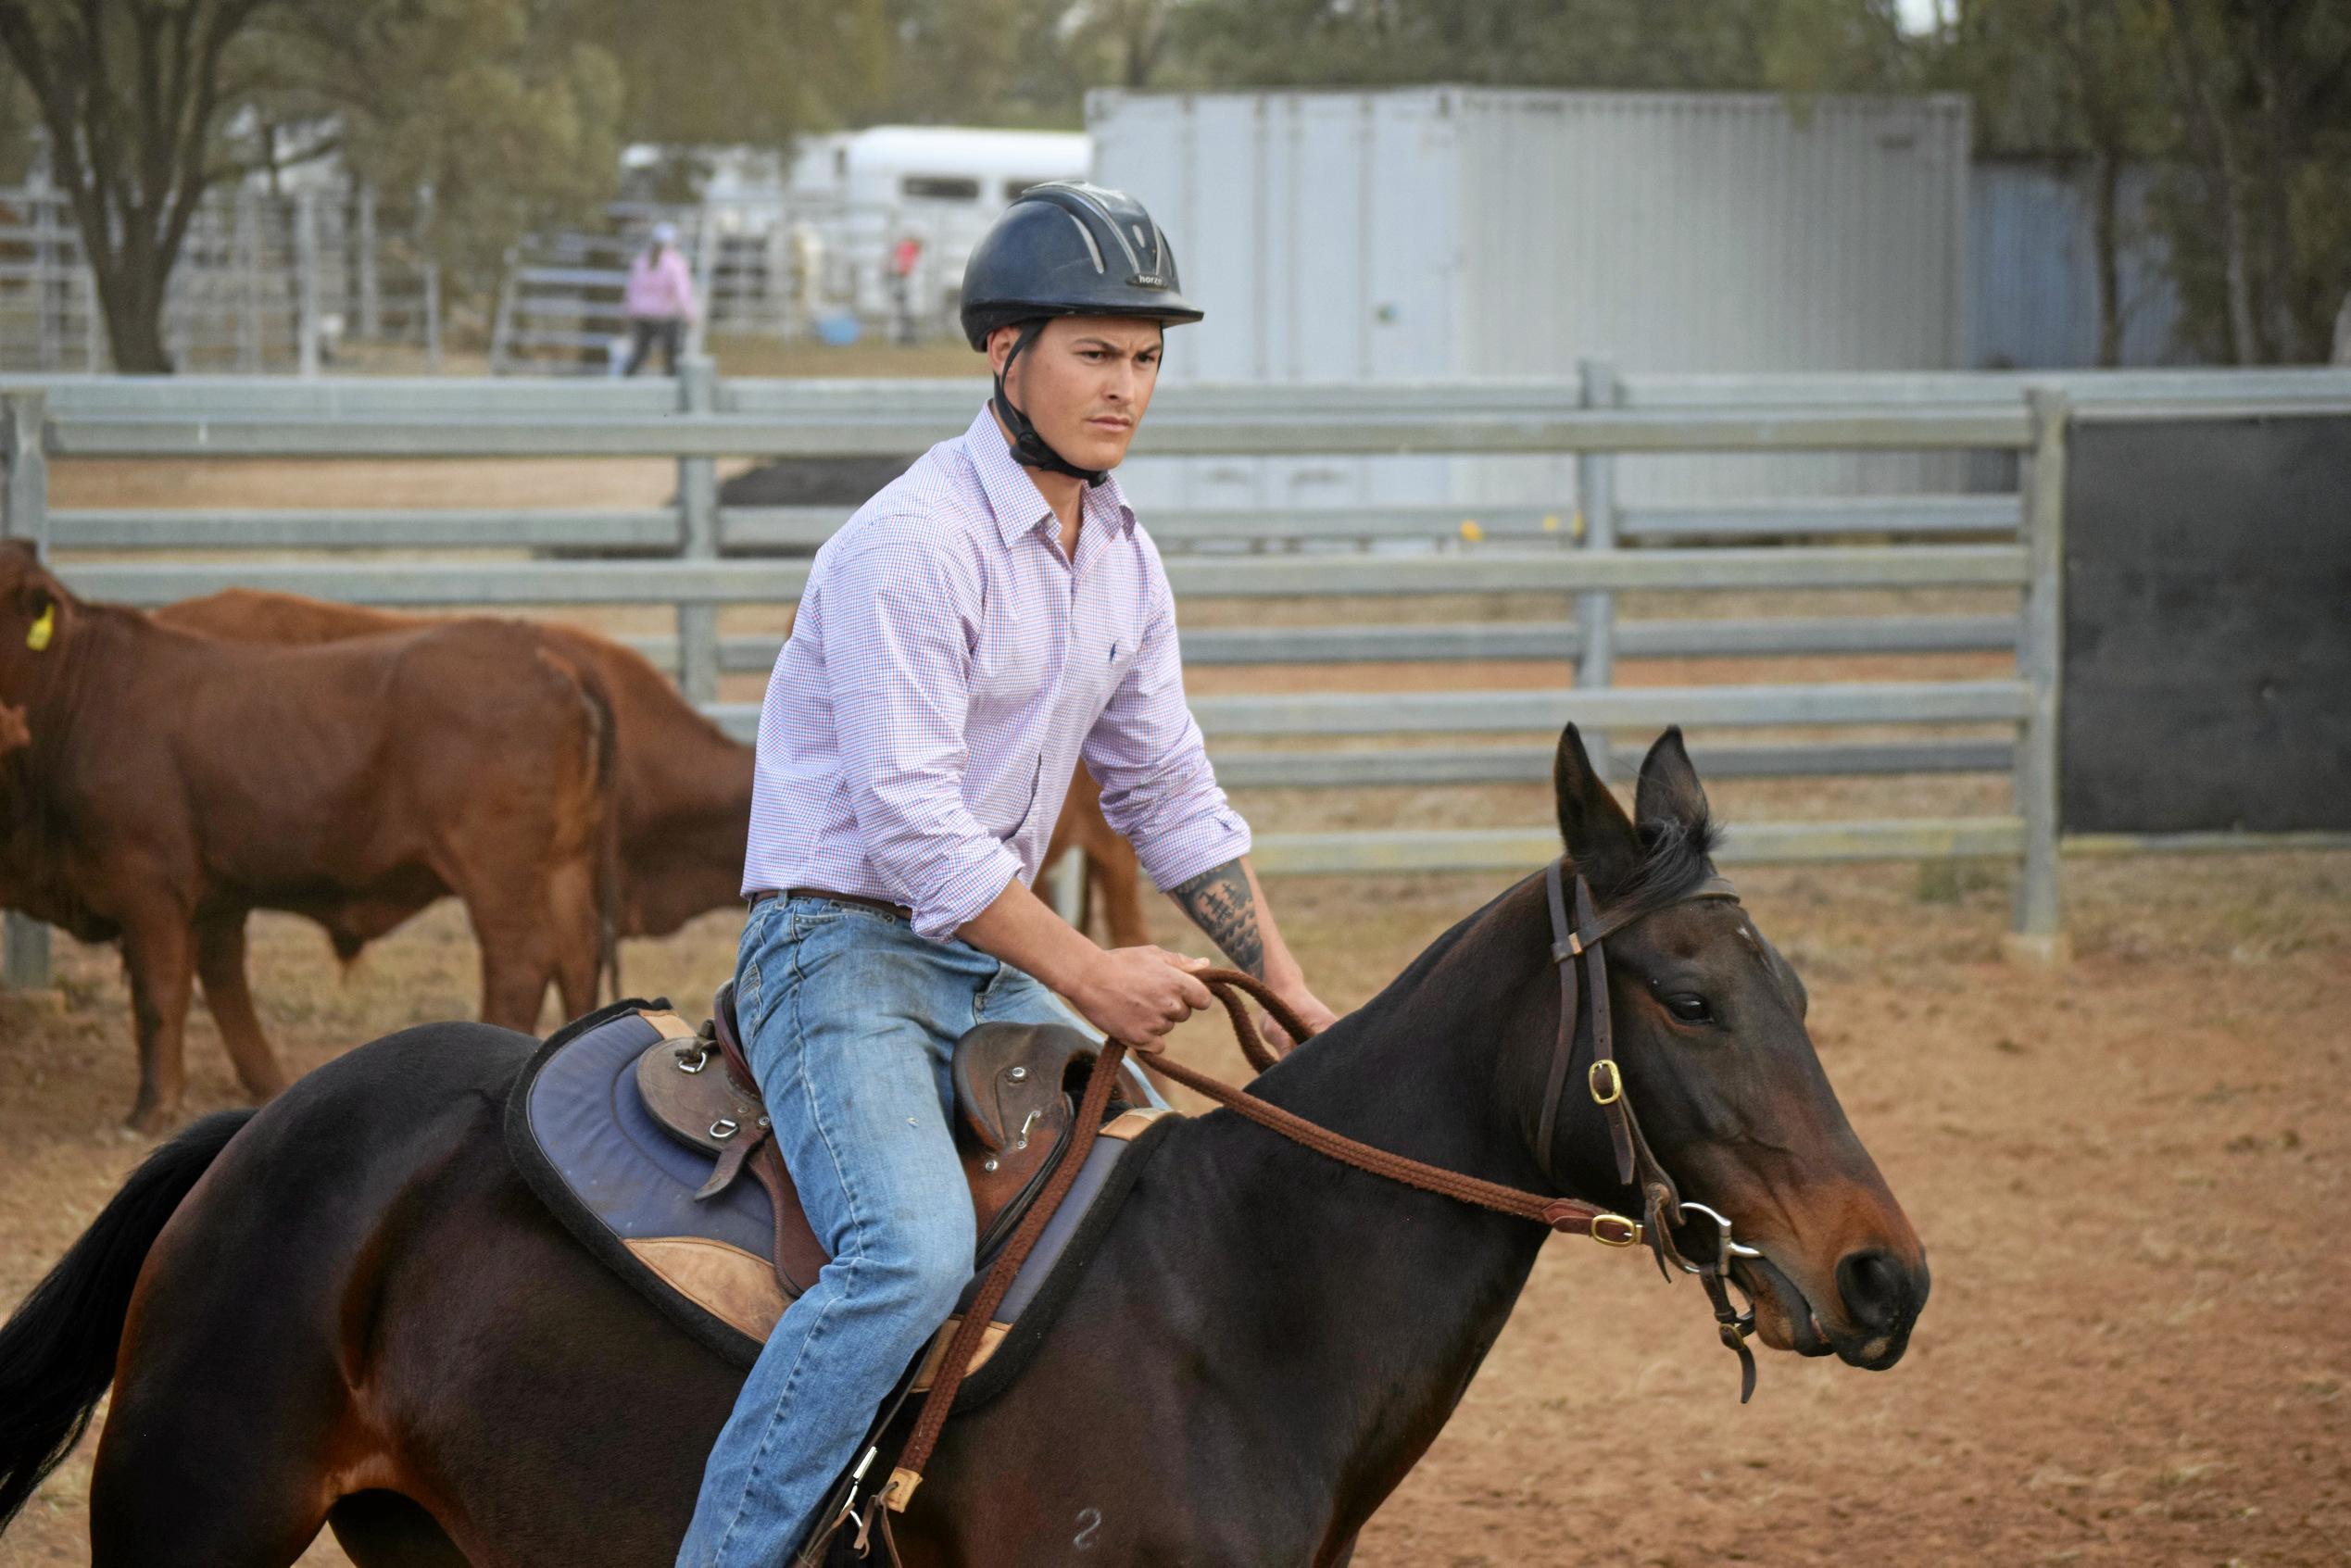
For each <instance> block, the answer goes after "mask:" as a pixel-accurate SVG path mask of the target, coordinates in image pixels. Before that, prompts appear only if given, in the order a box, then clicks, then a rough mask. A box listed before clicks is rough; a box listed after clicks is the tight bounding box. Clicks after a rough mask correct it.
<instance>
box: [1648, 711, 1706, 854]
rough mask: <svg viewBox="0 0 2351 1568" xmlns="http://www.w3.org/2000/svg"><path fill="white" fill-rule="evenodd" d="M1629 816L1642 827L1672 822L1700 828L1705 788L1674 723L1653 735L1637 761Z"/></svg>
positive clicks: (1704, 804) (1697, 829) (1699, 829)
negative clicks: (1638, 778) (1638, 770)
mask: <svg viewBox="0 0 2351 1568" xmlns="http://www.w3.org/2000/svg"><path fill="white" fill-rule="evenodd" d="M1633 816H1634V818H1635V819H1636V820H1637V821H1639V822H1640V823H1641V826H1643V827H1647V826H1649V825H1650V824H1651V823H1653V822H1672V823H1675V824H1676V825H1678V826H1679V827H1681V828H1683V829H1684V830H1686V831H1690V832H1698V831H1702V830H1703V829H1704V825H1705V823H1706V821H1707V812H1706V789H1705V786H1704V784H1700V783H1699V782H1698V770H1697V769H1696V768H1695V767H1694V766H1692V765H1691V760H1690V748H1689V747H1688V746H1684V745H1683V744H1682V741H1681V726H1680V725H1679V724H1676V725H1675V726H1674V727H1673V728H1671V729H1669V730H1667V731H1666V733H1665V734H1662V735H1659V736H1658V737H1657V744H1656V745H1654V746H1651V747H1650V748H1649V755H1648V756H1647V757H1644V758H1642V759H1641V784H1640V785H1639V786H1638V787H1637V788H1636V789H1635V790H1634V791H1633Z"/></svg>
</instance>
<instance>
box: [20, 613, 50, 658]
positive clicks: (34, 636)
mask: <svg viewBox="0 0 2351 1568" xmlns="http://www.w3.org/2000/svg"><path fill="white" fill-rule="evenodd" d="M56 635H57V606H56V605H54V604H52V605H51V606H49V608H46V609H44V610H43V611H42V612H41V619H40V620H38V621H34V622H33V623H32V625H31V629H29V630H28V631H27V632H26V633H25V634H24V646H27V647H29V648H31V650H32V651H33V652H35V653H40V652H42V651H43V650H44V649H45V648H47V647H48V646H49V639H50V638H52V637H54V636H56Z"/></svg>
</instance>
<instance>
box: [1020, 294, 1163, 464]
mask: <svg viewBox="0 0 2351 1568" xmlns="http://www.w3.org/2000/svg"><path fill="white" fill-rule="evenodd" d="M1020 333H1021V329H1020V328H1018V327H999V328H997V329H996V331H994V332H991V333H989V334H988V339H987V361H988V366H989V368H990V369H991V370H999V371H1000V370H1003V368H1004V361H1005V359H1006V358H1007V357H1008V356H1010V355H1011V353H1012V345H1013V344H1015V343H1017V342H1018V341H1019V340H1020ZM1162 336H1163V333H1162V331H1161V328H1160V325H1159V323H1158V322H1156V321H1142V320H1135V319H1133V318H1131V317H1125V316H1059V317H1055V318H1054V319H1053V320H1050V321H1048V322H1047V323H1046V324H1045V330H1044V331H1043V332H1040V333H1038V334H1037V341H1036V342H1035V343H1032V344H1030V345H1028V348H1027V349H1026V351H1025V352H1024V353H1023V354H1022V355H1021V357H1020V358H1018V359H1015V360H1013V361H1012V375H1011V377H1010V379H1009V380H1008V381H1007V382H1006V383H1005V385H1006V390H1008V391H1009V392H1011V393H1012V401H1013V402H1014V403H1017V404H1019V405H1020V408H1021V411H1022V412H1024V413H1025V414H1026V415H1027V416H1028V418H1029V422H1030V423H1031V424H1034V425H1035V426H1036V427H1037V433H1038V434H1039V435H1042V436H1043V437H1044V438H1045V440H1046V442H1047V444H1048V445H1050V446H1051V447H1052V448H1053V450H1054V451H1056V452H1059V453H1060V454H1061V455H1062V457H1064V458H1068V459H1069V460H1070V461H1071V462H1072V463H1074V464H1075V465H1076V466H1077V467H1079V468H1082V469H1114V468H1116V467H1117V466H1118V465H1119V463H1120V461H1121V460H1122V459H1123V458H1125V456H1126V444H1127V443H1128V442H1130V441H1132V440H1134V439H1135V427H1136V426H1137V425H1138V424H1140V423H1142V420H1143V410H1144V409H1146V408H1150V402H1151V389H1152V388H1153V387H1155V386H1157V385H1158V384H1159V355H1160V345H1161V339H1162Z"/></svg>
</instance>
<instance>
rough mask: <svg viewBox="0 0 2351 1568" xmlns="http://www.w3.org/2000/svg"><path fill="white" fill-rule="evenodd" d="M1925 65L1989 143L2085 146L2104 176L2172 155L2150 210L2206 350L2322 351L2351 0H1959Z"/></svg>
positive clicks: (2242, 353) (2349, 284) (2331, 291)
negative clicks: (1968, 106) (1960, 101)
mask: <svg viewBox="0 0 2351 1568" xmlns="http://www.w3.org/2000/svg"><path fill="white" fill-rule="evenodd" d="M1929 77H1930V80H1932V81H1935V82H1939V83H1940V84H1942V85H1948V86H1952V87H1956V88H1958V89H1960V90H1962V91H1965V92H1968V93H1969V94H1971V95H1972V96H1973V97H1974V99H1975V103H1976V108H1977V133H1978V139H1979V143H1980V145H1982V146H1983V147H1985V148H1986V149H1987V150H1990V151H1994V152H2031V153H2042V154H2050V153H2054V154H2058V155H2062V156H2068V157H2080V158H2082V159H2086V160H2088V164H2089V166H2090V168H2091V170H2092V175H2093V189H2094V188H2095V182H2097V181H2099V180H2103V179H2107V178H2110V177H2111V173H2112V170H2114V169H2117V168H2118V167H2119V166H2120V164H2121V163H2122V162H2123V161H2125V160H2133V159H2135V160H2150V161H2154V162H2156V163H2159V164H2161V165H2163V166H2165V168H2166V169H2167V177H2166V180H2165V182H2164V185H2163V188H2162V190H2161V193H2160V195H2159V199H2158V200H2157V202H2156V207H2155V219H2156V224H2157V226H2158V229H2159V231H2160V233H2161V235H2162V238H2163V239H2164V241H2165V242H2166V248H2167V250H2168V252H2169V257H2170V265H2171V270H2172V274H2173V277H2174V279H2175V281H2176V282H2178V283H2179V285H2180V288H2181V295H2182V299H2183V302H2184V304H2185V306H2186V315H2187V319H2186V332H2187V334H2188V337H2189V339H2190V340H2191V343H2192V345H2194V347H2196V348H2198V349H2199V350H2200V351H2201V352H2202V353H2204V354H2205V355H2206V357H2208V358H2214V359H2218V360H2221V361H2224V362H2226V361H2237V362H2243V363H2257V362H2263V361H2277V360H2288V361H2291V360H2298V359H2309V358H2318V357H2320V355H2321V354H2323V353H2324V351H2325V345H2326V343H2327V337H2328V332H2329V330H2330V326H2331V323H2332V320H2333V317H2334V312H2335V310H2336V308H2337V307H2339V306H2340V305H2341V304H2342V301H2343V297H2344V294H2345V290H2346V289H2351V216H2346V211H2347V210H2351V204H2346V203H2345V201H2344V199H2343V193H2344V192H2345V190H2346V189H2351V6H2345V5H2344V4H2342V0H1964V3H1963V4H1962V5H1961V6H1960V7H1959V10H1958V20H1957V24H1956V27H1955V30H1954V31H1953V32H1952V34H1951V36H1950V37H1948V38H1947V39H1945V40H1943V41H1942V43H1941V44H1940V46H1939V47H1938V48H1937V49H1936V50H1935V51H1934V57H1933V59H1932V61H1931V63H1930V68H1929ZM2111 240H2112V235H2111V234H2108V235H2106V237H2105V238H2103V239H2102V240H2101V248H2102V250H2103V249H2104V248H2105V246H2106V245H2107V244H2109V243H2110V242H2111Z"/></svg>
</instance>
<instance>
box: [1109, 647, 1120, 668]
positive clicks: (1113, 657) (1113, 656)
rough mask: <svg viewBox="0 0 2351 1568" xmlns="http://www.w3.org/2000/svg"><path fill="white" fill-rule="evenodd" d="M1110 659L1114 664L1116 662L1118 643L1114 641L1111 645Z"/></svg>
mask: <svg viewBox="0 0 2351 1568" xmlns="http://www.w3.org/2000/svg"><path fill="white" fill-rule="evenodd" d="M1110 661H1111V662H1112V663H1113V664H1116V663H1117V662H1118V645H1117V644H1116V643H1113V644H1112V645H1111V656H1110Z"/></svg>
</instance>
